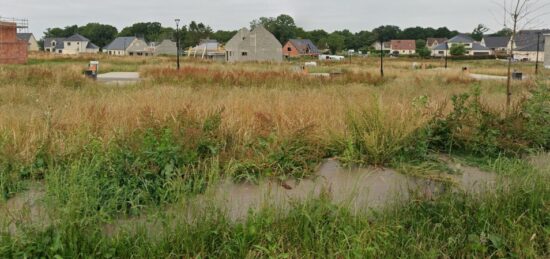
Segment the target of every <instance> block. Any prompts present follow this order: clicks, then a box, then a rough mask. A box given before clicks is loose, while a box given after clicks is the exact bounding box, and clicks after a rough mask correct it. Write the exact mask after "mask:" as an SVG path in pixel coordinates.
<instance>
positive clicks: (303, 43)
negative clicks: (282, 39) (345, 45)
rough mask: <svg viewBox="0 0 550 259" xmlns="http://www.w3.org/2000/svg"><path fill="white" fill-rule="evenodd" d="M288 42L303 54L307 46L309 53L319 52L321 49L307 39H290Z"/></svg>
mask: <svg viewBox="0 0 550 259" xmlns="http://www.w3.org/2000/svg"><path fill="white" fill-rule="evenodd" d="M290 42H291V43H292V45H294V47H296V49H298V51H299V52H300V53H301V54H305V53H306V50H307V49H308V48H309V53H311V54H320V53H321V51H320V50H319V49H318V48H317V46H315V44H313V42H312V41H311V40H309V39H291V40H290Z"/></svg>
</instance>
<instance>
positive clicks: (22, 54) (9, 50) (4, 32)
mask: <svg viewBox="0 0 550 259" xmlns="http://www.w3.org/2000/svg"><path fill="white" fill-rule="evenodd" d="M27 45H28V43H27V42H25V41H23V40H20V39H19V38H17V24H16V23H15V22H3V21H0V64H24V63H26V62H27V48H28V46H27Z"/></svg>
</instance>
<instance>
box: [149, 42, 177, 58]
mask: <svg viewBox="0 0 550 259" xmlns="http://www.w3.org/2000/svg"><path fill="white" fill-rule="evenodd" d="M154 53H155V55H156V56H158V55H166V56H176V55H177V54H178V46H177V44H176V42H175V41H171V40H163V41H162V42H161V43H159V44H156V45H155V51H154Z"/></svg>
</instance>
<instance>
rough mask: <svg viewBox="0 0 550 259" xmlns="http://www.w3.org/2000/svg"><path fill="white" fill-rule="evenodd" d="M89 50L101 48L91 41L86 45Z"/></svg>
mask: <svg viewBox="0 0 550 259" xmlns="http://www.w3.org/2000/svg"><path fill="white" fill-rule="evenodd" d="M86 48H87V49H99V47H98V46H97V45H95V44H93V43H92V42H91V41H88V45H86Z"/></svg>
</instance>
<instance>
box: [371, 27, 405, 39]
mask: <svg viewBox="0 0 550 259" xmlns="http://www.w3.org/2000/svg"><path fill="white" fill-rule="evenodd" d="M372 32H373V37H374V38H376V40H375V41H380V40H382V41H388V40H393V39H398V38H399V35H400V34H401V29H399V27H398V26H395V25H384V26H380V27H378V28H376V29H374V30H372Z"/></svg>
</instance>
